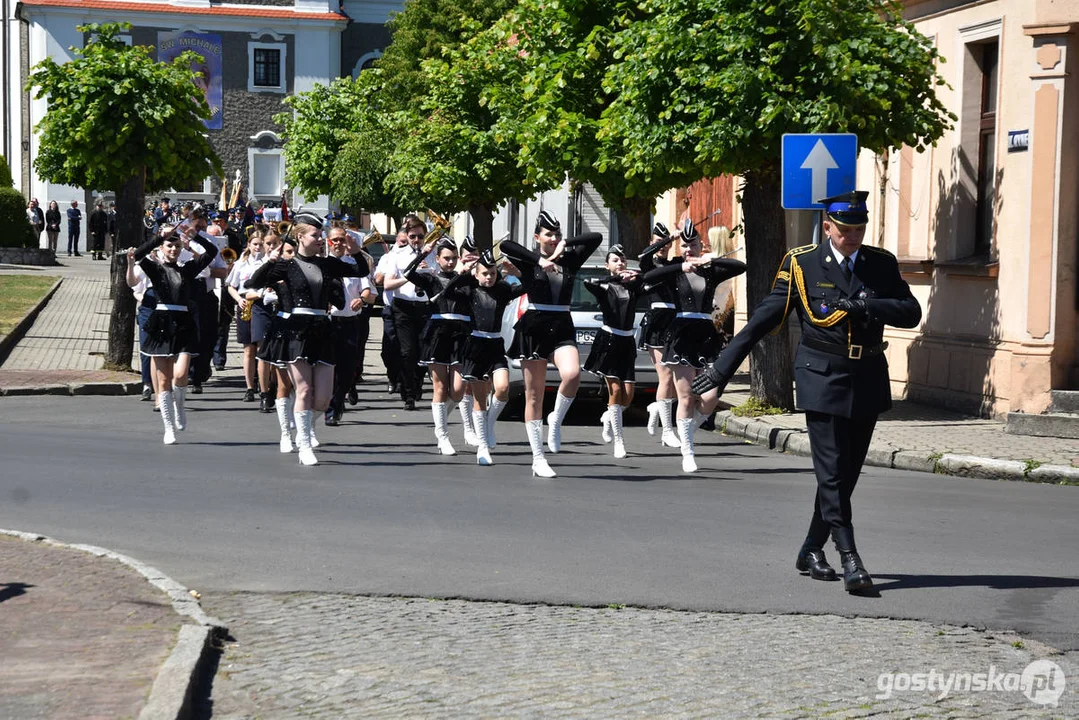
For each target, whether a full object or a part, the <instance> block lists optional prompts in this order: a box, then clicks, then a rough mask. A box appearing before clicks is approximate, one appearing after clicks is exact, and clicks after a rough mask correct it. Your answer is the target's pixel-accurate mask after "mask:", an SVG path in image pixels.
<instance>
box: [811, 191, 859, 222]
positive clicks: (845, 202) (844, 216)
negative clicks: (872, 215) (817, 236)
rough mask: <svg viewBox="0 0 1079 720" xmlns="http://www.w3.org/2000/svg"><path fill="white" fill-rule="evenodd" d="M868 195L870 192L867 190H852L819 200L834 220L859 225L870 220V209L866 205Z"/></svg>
mask: <svg viewBox="0 0 1079 720" xmlns="http://www.w3.org/2000/svg"><path fill="white" fill-rule="evenodd" d="M868 197H869V193H868V192H867V191H865V190H851V191H850V192H845V193H842V194H840V195H833V196H832V197H827V198H824V199H823V200H818V201H817V202H819V203H821V204H823V205H825V206H826V207H825V209H824V212H825V214H827V215H828V219H829V220H831V221H832V222H837V223H839V224H840V225H854V226H858V225H865V224H867V223H868V222H869V210H868V209H867V208H866V206H865V201H866V198H868Z"/></svg>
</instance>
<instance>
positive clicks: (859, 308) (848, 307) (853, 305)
mask: <svg viewBox="0 0 1079 720" xmlns="http://www.w3.org/2000/svg"><path fill="white" fill-rule="evenodd" d="M832 307H833V308H835V309H836V310H844V311H846V313H847V315H850V317H851V318H852V319H857V318H863V317H865V316H866V315H868V314H869V306H868V305H866V304H865V300H864V299H863V298H857V299H855V300H849V299H847V298H843V299H842V300H836V302H835V304H834V305H833V306H832Z"/></svg>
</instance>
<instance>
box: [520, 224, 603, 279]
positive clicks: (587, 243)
mask: <svg viewBox="0 0 1079 720" xmlns="http://www.w3.org/2000/svg"><path fill="white" fill-rule="evenodd" d="M602 242H603V236H602V235H600V234H599V233H584V234H583V235H576V236H574V237H571V238H569V239H567V240H566V241H565V243H566V250H565V252H564V253H562V257H560V258H559V259H558V264H559V265H561V266H562V267H564V268H570V269H572V270H578V269H580V267H581V266H582V265H584V264H585V262H586V261H587V260H588V258H589V257H590V256H591V255H592V253H594V252H595V251H596V248H598V247H599V246H600V243H602ZM503 246H505V243H503ZM503 252H505V250H503Z"/></svg>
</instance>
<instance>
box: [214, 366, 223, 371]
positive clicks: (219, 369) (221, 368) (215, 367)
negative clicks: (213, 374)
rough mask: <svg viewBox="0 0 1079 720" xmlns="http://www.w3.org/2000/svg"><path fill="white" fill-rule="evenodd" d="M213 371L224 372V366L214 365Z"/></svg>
mask: <svg viewBox="0 0 1079 720" xmlns="http://www.w3.org/2000/svg"><path fill="white" fill-rule="evenodd" d="M214 370H216V371H218V372H225V366H224V365H214Z"/></svg>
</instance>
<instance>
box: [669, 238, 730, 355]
mask: <svg viewBox="0 0 1079 720" xmlns="http://www.w3.org/2000/svg"><path fill="white" fill-rule="evenodd" d="M694 240H698V241H699V240H700V235H698V234H697V230H696V228H694V227H693V223H692V222H689V221H687V222H686V224H685V225H684V226H683V228H682V242H683V243H687V244H688V243H690V242H693V241H694ZM683 261H684V258H681V257H679V258H675V259H674V260H673V261H671V263H670V265H668V266H667V267H665V268H662V269H659V270H657V271H656V273H655V274H656V276H657V281H658V280H659V279H660V278H662V281H663V282H664V283H665V284H667V286H668V288H669V289H670V290H672V291H673V293H674V304H675V307H676V311H675V316H674V319H673V320H671V323H670V325H669V326H668V327H667V331H666V333H665V334H664V344H663V362H664V364H667V365H688V366H690V367H694V368H697V369H701V368H704V367H706V366H707V365H709V364H710V363H712V361H714V360H715V359H716V357H718V356H719V353H720V351H721V350H722V349H723V347H724V345H725V344H726V338H724V337H723V336H722V335H720V333H719V331H718V330H716V325H715V323H714V322H713V321H712V309H713V299H714V298H715V294H716V288H718V287H719V285H720V283H722V282H723V281H725V280H730V279H731V278H733V277H735V276H737V275H741V274H742V273H744V272H745V270H746V266H745V263H742V262H741V261H739V260H732V259H729V258H713V259H712V260H711V261H710V262H708V263H705V264H703V265H699V266H698V267H697V268H695V269H694V270H693V272H689V273H687V272H683V271H682V263H683Z"/></svg>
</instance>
